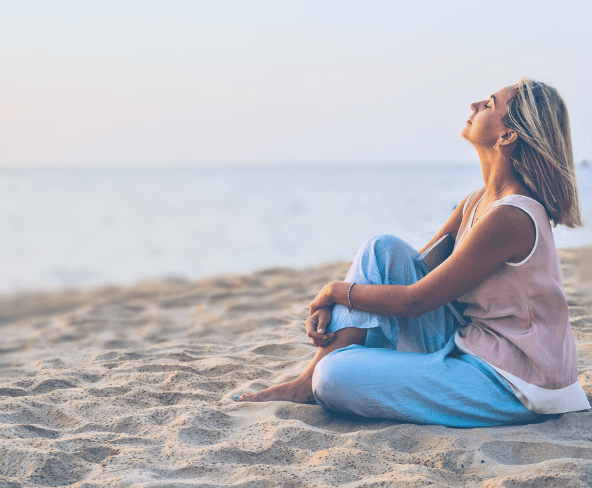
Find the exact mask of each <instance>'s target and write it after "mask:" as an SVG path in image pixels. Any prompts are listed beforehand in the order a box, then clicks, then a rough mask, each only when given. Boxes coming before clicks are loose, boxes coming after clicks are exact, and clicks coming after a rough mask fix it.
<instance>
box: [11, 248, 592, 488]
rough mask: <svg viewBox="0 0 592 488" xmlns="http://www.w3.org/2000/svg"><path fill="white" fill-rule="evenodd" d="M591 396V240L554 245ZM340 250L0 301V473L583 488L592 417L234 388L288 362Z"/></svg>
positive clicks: (93, 479) (275, 379) (123, 482)
mask: <svg viewBox="0 0 592 488" xmlns="http://www.w3.org/2000/svg"><path fill="white" fill-rule="evenodd" d="M561 258H562V262H563V265H564V269H563V272H564V276H565V286H566V292H567V295H568V299H569V303H570V317H571V323H572V327H573V330H574V335H575V337H576V340H577V343H578V355H579V369H580V371H579V372H580V381H581V382H582V384H583V385H584V387H585V389H586V390H587V392H588V393H589V394H590V396H591V397H592V299H591V297H592V294H590V280H589V277H590V276H592V269H591V268H590V263H591V261H592V252H591V251H590V250H588V251H587V252H584V251H583V250H568V251H561ZM347 267H348V266H347V263H339V264H335V265H327V266H322V267H318V268H315V269H312V270H303V271H296V270H292V269H281V268H276V269H270V270H265V271H263V272H259V273H253V274H250V275H244V276H223V277H215V278H210V279H206V280H201V281H199V282H184V281H160V282H146V283H141V284H139V285H137V286H134V287H131V288H126V289H118V288H107V289H102V290H98V291H97V290H94V291H68V292H60V293H54V294H30V295H23V296H19V297H10V298H5V299H0V333H1V337H2V339H0V352H1V353H2V356H1V358H0V364H1V367H0V378H1V380H0V446H1V448H0V487H5V486H6V487H13V486H14V487H17V486H63V485H69V486H79V487H83V486H84V487H93V486H113V487H126V486H144V487H157V486H158V487H185V486H199V487H220V486H233V487H276V486H288V487H289V486H294V487H296V486H298V487H300V486H311V487H312V486H315V487H316V486H319V487H320V486H347V487H362V486H364V487H371V486H401V487H414V486H467V487H472V486H484V487H485V486H486V487H539V486H545V487H547V486H590V484H592V434H591V432H592V413H590V412H581V413H573V414H568V415H563V416H558V417H555V418H552V419H549V420H547V421H545V422H543V423H540V424H533V425H527V426H520V427H504V428H490V429H449V428H444V427H440V426H417V425H411V424H398V423H396V422H391V421H383V420H368V419H361V418H359V417H354V416H347V415H339V414H336V413H331V412H327V411H324V410H323V409H322V408H320V407H318V406H311V405H296V404H291V403H284V402H281V403H271V404H244V403H243V404H236V403H234V402H233V401H232V396H234V395H235V394H238V393H242V392H244V391H247V390H257V389H262V388H265V387H267V386H270V385H274V384H277V383H279V382H283V381H287V380H290V379H293V378H295V377H297V376H298V374H299V373H300V372H301V371H302V368H303V367H304V365H305V364H306V363H307V362H308V361H309V360H310V359H311V358H312V356H313V355H314V352H315V348H314V347H313V346H312V345H311V344H310V343H309V341H308V340H307V339H306V337H305V335H304V333H303V323H304V320H305V319H306V315H307V305H308V303H309V301H310V300H311V299H312V298H313V297H314V296H315V294H316V292H317V290H318V289H320V287H321V286H323V285H324V284H325V283H326V282H329V281H332V280H336V279H341V278H342V277H343V276H344V274H345V273H346V271H347Z"/></svg>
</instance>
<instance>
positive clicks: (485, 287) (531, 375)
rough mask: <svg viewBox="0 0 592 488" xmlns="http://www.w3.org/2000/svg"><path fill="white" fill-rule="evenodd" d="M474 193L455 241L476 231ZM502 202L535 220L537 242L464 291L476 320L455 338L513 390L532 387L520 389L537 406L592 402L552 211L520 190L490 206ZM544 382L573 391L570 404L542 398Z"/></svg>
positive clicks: (549, 387) (577, 405) (469, 314)
mask: <svg viewBox="0 0 592 488" xmlns="http://www.w3.org/2000/svg"><path fill="white" fill-rule="evenodd" d="M475 195H476V193H473V195H471V197H470V198H469V199H468V200H467V203H466V205H465V211H464V212H463V219H462V222H461V225H460V228H459V231H458V234H457V238H456V243H455V247H457V246H458V245H459V244H460V243H461V242H462V240H463V239H464V238H465V237H466V236H467V235H468V233H469V232H470V231H471V228H472V225H473V218H474V214H475V209H476V207H477V205H475V206H474V207H473V210H472V212H470V213H468V212H466V209H467V208H468V207H469V206H470V203H471V201H472V200H473V199H474V196H475ZM482 198H483V197H482ZM499 205H512V206H515V207H518V208H520V209H522V210H523V211H524V212H526V213H527V214H528V215H529V216H530V218H531V219H532V221H533V222H534V224H535V228H536V238H535V244H534V247H533V249H532V251H531V252H530V254H529V255H528V256H527V257H526V258H525V259H524V260H523V261H522V262H520V263H506V264H505V265H503V266H501V267H500V268H498V269H497V270H496V271H495V272H494V273H493V274H492V275H491V276H489V277H488V278H487V279H486V280H485V281H483V282H482V283H481V284H480V285H478V286H477V287H476V288H474V289H473V290H471V291H470V292H468V293H466V294H465V295H463V296H461V297H460V298H458V301H459V302H461V303H464V304H466V309H465V312H464V315H465V318H467V320H468V321H470V323H469V324H468V325H467V326H466V327H464V328H462V329H460V330H459V331H458V332H457V337H456V338H455V339H456V340H455V342H456V343H457V345H458V346H459V348H460V349H461V350H464V351H465V352H469V353H471V354H474V355H476V356H479V357H480V358H482V359H484V360H485V361H486V362H487V363H489V364H490V365H491V366H493V367H494V368H495V369H496V370H497V371H498V373H500V374H501V375H502V376H504V378H505V379H506V380H508V382H509V383H510V386H512V387H513V389H514V391H515V392H516V390H525V389H526V390H529V391H530V392H531V393H530V396H531V397H532V398H530V400H529V399H528V398H526V399H524V398H521V397H520V395H519V394H518V395H517V396H518V397H519V398H520V399H521V400H522V401H523V403H524V404H525V405H526V406H527V407H528V408H530V409H531V410H535V411H539V412H541V413H560V411H570V410H580V409H583V408H589V406H590V405H589V403H588V401H587V400H586V396H585V394H584V391H583V390H582V388H581V386H580V385H579V383H577V381H578V378H577V358H576V347H575V341H574V337H573V334H572V331H571V326H570V323H569V318H568V310H567V301H566V298H565V292H564V289H563V278H562V275H561V268H560V265H559V257H558V255H557V250H556V248H555V241H554V239H553V233H552V230H551V224H550V222H549V219H548V217H547V212H546V211H545V208H544V207H543V206H542V205H541V204H540V203H538V202H537V201H535V200H533V199H531V198H529V197H525V196H522V195H509V196H507V197H504V198H502V199H500V200H498V201H496V202H495V203H494V204H493V205H492V207H491V208H494V207H497V206H499ZM459 341H460V343H459ZM567 387H569V388H567ZM563 389H565V391H563ZM531 390H532V391H534V392H535V393H534V394H533V393H532V391H531ZM546 390H562V391H563V393H566V394H567V393H569V395H567V396H570V397H572V400H570V402H571V403H570V405H571V406H570V405H567V406H566V405H563V406H557V401H555V403H554V406H552V407H550V406H549V405H548V400H549V399H548V398H547V400H545V401H547V406H544V405H543V406H541V405H537V402H538V403H540V398H542V397H541V394H543V396H545V395H547V396H548V393H549V392H548V391H546ZM576 390H577V392H576ZM556 393H559V392H556ZM533 395H534V397H533ZM527 396H528V394H527ZM563 397H565V395H563ZM529 402H530V404H529ZM533 402H534V407H533V405H532V403H533ZM543 403H544V402H543ZM551 403H553V402H551ZM560 403H561V402H560ZM563 403H565V402H564V401H563ZM553 410H554V411H553ZM558 410H559V411H558Z"/></svg>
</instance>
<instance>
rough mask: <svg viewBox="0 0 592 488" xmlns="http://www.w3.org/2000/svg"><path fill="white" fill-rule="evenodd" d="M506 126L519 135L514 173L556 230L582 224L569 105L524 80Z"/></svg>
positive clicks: (539, 84) (518, 86)
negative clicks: (536, 200)
mask: <svg viewBox="0 0 592 488" xmlns="http://www.w3.org/2000/svg"><path fill="white" fill-rule="evenodd" d="M507 104H508V113H507V114H506V116H505V118H504V123H505V125H506V126H507V127H509V128H510V129H514V130H515V131H516V133H517V134H518V137H519V139H518V144H517V145H516V148H515V149H514V151H513V153H512V162H513V164H514V169H515V170H516V171H517V172H518V174H519V175H520V177H521V178H522V180H523V181H524V184H525V185H526V186H527V187H528V189H529V190H530V191H531V192H532V193H533V194H534V195H535V196H536V197H537V198H538V199H539V201H540V202H541V203H542V204H543V206H544V207H545V209H546V210H547V215H548V217H549V219H550V220H551V222H552V223H553V226H556V225H557V224H562V225H565V226H567V227H579V226H581V225H583V221H582V215H581V211H580V202H579V198H578V188H577V184H576V174H575V166H574V161H573V153H572V147H571V133H570V128H569V116H568V115H567V107H566V106H565V102H564V101H563V99H562V98H561V95H559V92H558V91H557V90H556V89H555V88H554V87H552V86H550V85H548V84H546V83H543V82H540V81H536V80H531V79H529V78H522V79H521V80H520V81H519V82H518V83H517V84H516V88H515V89H514V90H512V94H511V95H510V96H509V98H508V102H507Z"/></svg>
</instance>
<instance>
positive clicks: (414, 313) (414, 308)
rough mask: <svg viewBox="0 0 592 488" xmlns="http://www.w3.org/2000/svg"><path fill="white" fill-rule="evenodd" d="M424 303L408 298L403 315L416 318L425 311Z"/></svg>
mask: <svg viewBox="0 0 592 488" xmlns="http://www.w3.org/2000/svg"><path fill="white" fill-rule="evenodd" d="M426 311H427V310H426V308H425V303H423V302H422V301H421V300H410V301H409V303H407V306H406V307H405V317H411V318H412V319H416V318H417V317H420V316H421V315H423V314H424V313H426Z"/></svg>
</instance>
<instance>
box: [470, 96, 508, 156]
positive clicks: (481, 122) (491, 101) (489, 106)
mask: <svg viewBox="0 0 592 488" xmlns="http://www.w3.org/2000/svg"><path fill="white" fill-rule="evenodd" d="M512 90H515V87H514V86H507V87H505V88H502V89H501V90H499V91H498V92H496V93H494V94H493V95H491V96H490V97H489V98H488V99H487V100H482V101H480V102H475V103H471V110H472V111H473V113H472V115H471V116H470V117H469V120H467V125H466V126H465V127H464V128H463V130H462V132H461V135H462V136H463V137H464V138H465V139H466V140H468V141H470V142H472V143H473V144H474V145H475V146H484V147H494V146H495V144H496V143H497V141H498V140H499V137H500V135H501V134H502V133H503V132H504V131H506V130H507V127H506V126H505V125H504V123H503V122H502V120H503V118H504V115H505V114H506V113H507V111H508V107H507V104H506V102H507V100H508V97H509V96H510V95H511V94H512Z"/></svg>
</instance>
